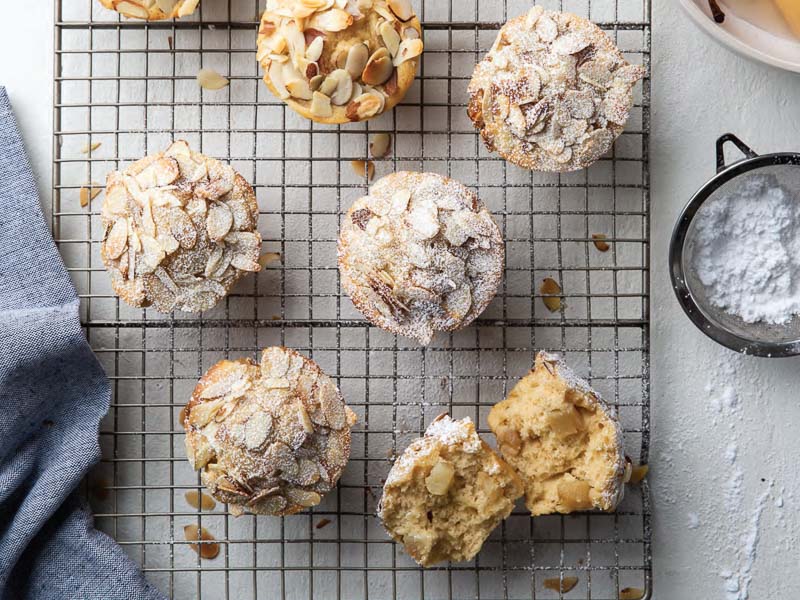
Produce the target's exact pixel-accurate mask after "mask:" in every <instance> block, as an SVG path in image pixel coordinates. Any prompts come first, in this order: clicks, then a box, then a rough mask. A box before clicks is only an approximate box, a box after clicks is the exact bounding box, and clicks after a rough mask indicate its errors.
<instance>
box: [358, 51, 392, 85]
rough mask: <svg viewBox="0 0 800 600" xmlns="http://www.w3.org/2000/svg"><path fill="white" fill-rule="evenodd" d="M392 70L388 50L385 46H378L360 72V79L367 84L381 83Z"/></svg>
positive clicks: (389, 75)
mask: <svg viewBox="0 0 800 600" xmlns="http://www.w3.org/2000/svg"><path fill="white" fill-rule="evenodd" d="M393 70H394V66H393V65H392V58H391V56H390V54H389V51H388V50H387V49H386V48H378V49H377V50H376V51H375V52H374V53H373V54H372V56H370V57H369V60H368V61H367V64H366V66H365V67H364V70H363V71H362V72H361V80H362V81H363V82H364V83H366V84H367V85H381V84H382V83H383V82H385V81H386V80H387V79H389V77H391V75H392V71H393Z"/></svg>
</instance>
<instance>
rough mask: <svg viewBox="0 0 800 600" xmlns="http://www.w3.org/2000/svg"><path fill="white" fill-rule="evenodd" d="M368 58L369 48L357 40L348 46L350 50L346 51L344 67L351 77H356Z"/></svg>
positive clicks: (359, 74)
mask: <svg viewBox="0 0 800 600" xmlns="http://www.w3.org/2000/svg"><path fill="white" fill-rule="evenodd" d="M368 60H369V48H368V46H367V45H366V44H364V43H362V42H359V43H357V44H353V45H352V46H350V50H348V51H347V60H346V61H345V64H344V68H345V70H346V71H347V72H348V73H349V74H350V77H351V78H352V79H358V78H359V77H360V76H361V72H362V71H363V70H364V67H366V66H367V61H368Z"/></svg>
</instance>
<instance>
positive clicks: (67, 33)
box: [52, 0, 652, 600]
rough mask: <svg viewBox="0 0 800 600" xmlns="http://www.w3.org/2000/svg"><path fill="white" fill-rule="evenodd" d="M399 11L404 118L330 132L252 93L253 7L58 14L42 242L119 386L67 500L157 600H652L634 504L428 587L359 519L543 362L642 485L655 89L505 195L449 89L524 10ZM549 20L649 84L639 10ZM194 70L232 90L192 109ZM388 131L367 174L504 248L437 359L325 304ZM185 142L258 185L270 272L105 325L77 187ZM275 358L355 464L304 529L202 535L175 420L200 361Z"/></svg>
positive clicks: (296, 523) (587, 11) (304, 520)
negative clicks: (572, 390)
mask: <svg viewBox="0 0 800 600" xmlns="http://www.w3.org/2000/svg"><path fill="white" fill-rule="evenodd" d="M415 4H416V5H417V9H418V14H419V15H420V17H421V19H422V21H423V23H424V27H425V42H426V44H425V54H424V57H423V61H422V65H421V68H420V73H419V76H418V78H417V82H416V83H415V85H414V87H413V88H412V90H411V91H410V92H409V94H408V96H407V97H406V99H405V100H404V102H403V103H402V104H401V105H400V106H398V107H397V108H396V109H395V110H394V111H393V112H390V113H389V114H387V115H383V116H381V117H380V118H378V119H376V120H373V121H370V122H369V123H366V124H349V125H346V126H341V127H330V126H321V125H316V124H313V123H310V122H308V121H306V120H304V119H301V118H299V117H297V116H296V115H294V113H292V111H291V110H289V109H287V108H286V107H285V106H284V105H283V103H281V102H279V101H277V100H276V99H275V98H273V97H272V96H271V95H270V94H269V92H268V90H266V88H265V87H264V86H263V84H261V83H260V77H261V74H260V72H259V67H258V65H257V64H256V61H255V58H254V57H255V52H254V48H255V37H256V28H257V15H258V9H259V2H258V0H217V1H216V2H214V1H212V0H205V1H204V2H203V5H202V8H201V10H200V11H199V12H198V14H197V15H195V16H193V17H191V18H188V19H183V20H181V21H177V22H172V21H169V22H161V23H140V22H129V21H120V20H119V19H118V18H117V17H116V16H115V15H114V13H110V12H109V11H105V10H104V9H102V7H100V5H99V3H96V2H94V1H93V0H83V1H81V2H73V1H70V2H67V1H62V0H56V1H55V23H56V24H55V81H54V129H55V132H54V148H53V155H54V164H53V204H52V215H53V221H52V225H53V232H54V236H55V238H56V241H57V243H58V245H59V248H60V250H61V252H62V255H63V257H64V259H65V262H66V264H67V266H68V268H69V270H70V273H71V275H72V277H73V280H74V282H75V285H76V287H77V289H78V291H79V294H80V296H81V299H82V319H83V323H84V326H85V330H86V334H87V337H88V338H89V341H90V343H91V344H92V347H93V348H94V349H95V352H96V353H97V355H98V357H99V359H100V361H101V362H102V364H103V365H104V367H105V369H106V371H107V373H108V376H109V378H110V380H111V382H112V384H113V388H114V399H113V402H112V406H111V410H110V412H109V414H108V416H107V418H106V419H105V420H104V422H103V423H102V427H101V446H102V449H103V460H102V463H101V464H100V465H99V466H98V468H97V469H96V470H95V471H94V472H93V473H92V474H91V475H90V476H89V477H88V478H87V480H86V483H85V486H84V491H85V492H86V494H87V495H88V497H89V499H90V501H91V502H92V504H93V506H94V509H95V511H96V523H97V525H98V527H100V528H101V529H102V530H104V531H106V532H108V533H109V534H110V535H112V536H113V537H114V538H115V539H116V540H117V541H119V543H120V544H122V545H123V547H124V548H125V549H126V551H127V552H128V553H129V554H130V555H131V556H132V557H133V558H134V559H135V560H136V561H137V562H139V564H141V565H142V568H143V569H144V571H145V574H146V576H147V578H148V579H150V580H151V581H152V582H153V583H155V584H156V585H157V586H158V587H159V588H161V589H162V590H163V591H164V592H165V593H166V594H168V595H169V596H171V597H173V598H214V599H217V598H243V599H246V598H257V597H262V598H263V597H269V598H274V597H279V598H308V599H312V598H346V599H348V600H349V599H360V598H374V599H377V598H380V599H383V598H404V599H406V598H561V597H564V598H609V599H611V598H618V597H619V592H620V589H622V588H625V587H638V588H644V589H647V596H648V597H649V594H650V592H651V582H652V575H651V573H652V560H651V551H650V550H651V534H650V503H649V500H648V493H647V484H646V482H645V483H644V484H643V485H642V486H641V487H633V488H630V489H629V490H628V494H627V496H626V499H625V500H624V502H623V504H622V505H621V506H620V509H619V510H618V511H617V512H616V513H613V514H580V515H572V516H566V517H564V516H548V517H540V518H536V519H531V518H530V517H529V516H527V515H526V514H525V512H524V510H522V509H521V508H518V509H517V510H516V511H515V513H514V514H512V516H511V517H510V518H509V519H508V520H507V521H506V522H505V523H504V524H503V525H502V526H501V527H500V528H498V529H497V530H496V531H495V532H494V534H492V536H491V537H490V538H489V540H487V542H486V543H485V544H484V548H483V550H482V551H481V553H480V554H479V555H478V556H477V557H476V558H475V559H474V560H473V561H471V562H469V563H459V564H448V565H446V566H441V567H438V568H432V569H426V570H424V571H423V570H421V569H419V568H418V567H417V566H416V565H415V564H414V563H413V562H412V561H411V560H410V559H409V558H408V557H407V556H406V555H405V554H404V553H403V552H402V549H400V548H399V547H398V546H397V545H395V544H394V543H392V542H391V541H390V540H389V538H388V537H387V536H386V534H385V532H384V531H383V529H382V527H381V525H380V523H379V522H378V521H377V519H376V517H375V514H374V512H375V508H376V503H377V499H378V498H379V496H380V493H381V485H382V483H383V479H384V478H385V476H386V473H387V472H388V470H389V468H390V466H391V459H392V457H394V456H396V455H397V454H399V453H400V452H402V450H403V449H404V448H405V447H406V446H407V445H408V443H409V442H410V441H411V440H413V439H414V438H416V437H418V436H419V435H420V433H421V432H422V431H424V428H425V426H426V425H427V423H428V422H429V421H430V420H431V419H432V418H434V417H435V416H436V415H437V414H439V413H440V412H442V411H444V410H447V411H449V412H451V413H452V414H453V415H454V416H456V417H461V416H466V415H469V416H471V417H472V418H473V420H474V421H476V422H477V423H479V424H480V427H481V432H483V433H486V434H489V432H488V431H487V430H486V429H485V423H486V420H485V418H486V414H487V412H488V410H489V408H490V407H491V406H492V404H494V403H495V402H496V401H498V400H499V399H501V398H502V397H503V396H504V394H505V393H506V392H507V390H508V389H509V385H513V383H514V382H515V381H516V379H517V378H518V377H519V376H521V375H522V374H524V373H525V372H526V371H527V369H529V368H530V365H531V363H532V360H533V355H534V352H535V351H536V350H539V349H549V350H555V351H561V352H564V353H566V355H567V359H568V361H569V362H570V363H571V364H572V365H574V366H575V367H576V369H577V370H578V371H579V372H580V374H582V375H584V376H585V377H587V378H589V379H590V381H591V382H592V383H593V384H594V385H595V387H596V388H598V389H599V390H600V391H601V393H603V394H604V395H605V397H606V398H607V399H608V400H609V401H610V402H611V403H613V404H614V405H616V406H617V407H618V409H619V413H620V416H621V419H622V422H623V426H624V429H625V438H626V450H627V453H628V454H629V455H630V456H631V458H632V459H633V461H634V462H639V461H642V462H646V461H647V456H648V449H649V430H650V426H649V415H650V403H649V402H650V401H649V384H650V377H649V362H648V359H649V318H650V313H649V271H648V264H649V183H650V182H649V168H648V139H649V125H650V118H649V117H650V113H649V111H650V82H649V78H646V79H645V81H644V83H643V86H642V91H641V94H640V97H639V98H638V99H637V102H636V106H635V108H634V110H633V114H632V118H631V121H630V123H629V125H628V128H627V130H626V132H625V133H624V134H623V135H622V136H621V137H620V139H619V140H618V141H617V143H616V145H615V149H614V151H613V153H612V154H611V155H610V156H608V157H606V158H604V159H603V160H601V161H599V162H598V163H597V164H596V165H594V166H593V167H591V168H590V169H588V170H587V171H582V172H578V173H575V174H567V175H561V176H557V175H543V174H537V173H531V172H528V171H522V170H520V169H517V168H515V167H513V166H511V165H508V164H507V163H505V162H503V161H502V160H499V159H498V158H497V157H495V156H493V155H490V154H488V153H487V152H486V151H485V149H484V148H483V147H482V145H481V144H480V142H479V140H478V138H477V135H476V134H475V132H474V130H473V129H472V127H471V126H470V123H469V121H468V119H467V118H466V115H465V108H466V106H465V102H466V94H465V90H466V85H467V82H468V81H469V77H470V75H471V72H472V68H473V66H474V64H475V62H476V61H477V60H479V58H480V57H481V56H482V54H483V53H484V52H485V51H486V50H487V49H488V47H489V46H490V45H491V42H492V41H493V38H494V36H495V35H496V29H498V28H499V26H500V25H501V24H502V23H503V22H504V21H505V20H506V19H507V18H508V17H510V16H514V15H516V14H520V13H522V12H523V11H524V10H526V9H527V8H528V6H529V3H528V2H523V1H522V0H519V1H515V0H503V1H502V2H498V1H492V2H489V1H488V0H485V1H480V2H479V0H449V1H446V0H425V1H424V2H422V1H421V0H418V1H417V2H415ZM542 4H544V5H545V6H546V7H548V8H556V9H563V10H570V11H572V12H575V13H578V14H582V15H583V16H587V17H589V18H591V19H592V20H594V21H595V22H597V23H598V24H600V26H601V27H603V29H605V30H606V31H607V32H608V33H609V35H611V36H612V37H613V38H614V39H615V41H616V42H617V43H618V45H619V46H620V47H621V49H622V50H623V51H624V52H625V53H626V55H627V56H628V57H629V58H630V59H631V60H632V61H634V62H641V63H643V64H644V65H645V66H647V67H649V63H650V5H649V0H552V1H550V2H542ZM201 66H203V67H211V68H214V69H216V70H217V71H219V72H220V73H223V74H225V75H226V76H228V77H229V79H230V81H231V85H230V86H229V87H228V88H226V89H224V90H222V91H217V92H208V91H202V90H200V88H199V87H198V86H197V84H196V82H195V81H194V78H195V75H196V73H197V71H198V70H199V68H200V67H201ZM379 131H384V132H388V133H391V134H392V140H393V151H392V154H391V155H390V157H389V158H387V159H385V160H380V161H376V171H377V175H378V176H379V175H383V174H385V173H388V172H391V171H394V170H397V169H403V168H408V169H414V170H421V169H424V170H430V171H437V172H440V173H443V174H446V175H450V176H453V177H455V178H457V179H459V180H461V181H462V182H464V183H465V184H467V185H470V186H473V187H474V188H475V189H476V190H477V191H478V193H479V195H480V196H481V198H482V199H483V200H484V202H486V203H487V205H488V206H489V207H490V209H491V210H492V211H493V212H494V214H495V216H496V217H497V219H498V221H499V223H500V225H501V227H502V228H503V231H504V234H505V236H506V240H507V263H508V264H507V269H506V277H505V282H504V284H503V288H502V289H501V290H500V293H499V294H498V296H497V299H496V300H495V302H494V303H493V304H492V305H491V306H490V307H489V309H488V310H487V311H486V312H485V313H484V315H483V316H482V318H481V319H479V320H478V321H477V323H475V324H474V325H473V326H471V327H469V328H467V329H466V330H464V331H460V332H457V333H453V334H451V335H447V336H442V337H441V338H440V339H438V340H436V341H435V342H434V343H433V344H432V345H431V347H429V348H419V347H418V346H416V345H415V344H413V343H411V342H409V341H408V340H406V339H403V338H397V337H396V336H392V335H389V334H386V333H384V332H382V331H380V330H378V329H376V328H373V327H371V326H369V324H368V323H366V322H365V321H364V320H363V319H362V318H361V317H360V315H359V314H358V313H357V312H356V311H355V310H354V309H353V307H352V305H351V304H350V301H349V300H348V299H347V298H346V297H343V296H342V295H341V292H340V288H339V280H338V272H337V270H336V260H335V240H336V235H337V230H338V223H339V215H341V214H342V211H343V210H344V209H346V208H347V206H349V204H350V203H351V202H352V201H353V200H354V199H355V198H356V197H357V196H358V195H359V194H360V193H361V192H362V191H363V190H364V189H365V188H366V181H363V180H361V179H359V178H358V177H357V176H356V175H355V174H354V173H353V172H352V169H351V167H350V164H349V161H351V160H356V159H364V158H365V157H366V156H367V147H368V141H369V139H370V136H371V135H372V134H373V133H375V132H379ZM179 138H184V139H187V140H188V141H189V142H190V143H191V144H192V145H193V146H194V147H195V148H198V149H200V150H201V151H202V152H204V153H206V154H209V155H212V156H216V157H219V158H222V159H226V160H230V161H231V163H232V164H233V165H234V167H235V168H237V169H238V170H239V171H240V172H242V174H243V175H244V176H245V177H246V178H247V179H248V180H250V181H251V182H253V184H254V187H255V189H256V192H257V196H258V201H259V206H260V212H261V219H260V230H261V233H262V235H263V237H264V240H265V243H264V249H265V251H275V252H279V253H280V254H281V257H282V260H281V262H280V264H275V265H271V266H270V267H269V268H267V269H266V270H265V271H263V272H262V273H260V274H258V275H257V276H253V277H250V278H248V279H246V280H245V281H243V282H242V283H241V284H240V285H239V286H238V287H237V288H235V290H234V293H232V294H231V295H230V296H229V297H228V298H227V299H226V300H225V301H224V302H223V303H222V304H221V305H220V306H219V307H217V308H215V309H214V310H211V311H208V313H204V314H202V315H182V314H174V315H169V316H166V315H162V314H159V313H157V312H155V311H153V310H136V309H131V308H130V307H127V306H126V305H125V304H124V303H121V302H119V300H118V299H117V298H116V297H115V296H114V295H113V293H112V292H111V289H110V286H109V282H108V278H107V276H106V274H105V272H104V270H103V266H102V262H101V260H100V258H99V238H100V233H101V228H100V221H99V208H100V207H99V204H100V202H101V200H102V196H100V197H98V198H97V200H95V201H94V203H93V204H90V205H89V206H88V207H81V206H80V205H79V191H80V189H81V188H82V187H90V186H91V185H92V183H93V182H102V181H104V178H105V174H106V173H107V172H108V171H109V170H111V169H115V168H118V167H119V166H120V165H122V164H124V163H126V162H128V161H131V160H135V159H138V158H140V157H141V156H144V155H145V154H147V153H151V152H156V151H159V150H161V149H163V148H164V147H166V145H167V144H168V143H169V142H170V141H171V140H172V139H179ZM98 142H99V143H100V144H101V145H100V146H98V147H96V148H95V149H93V150H92V149H91V148H92V146H91V145H92V144H96V143H98ZM86 150H89V152H86ZM312 159H313V160H312ZM96 185H97V184H96ZM98 187H99V186H98ZM595 233H602V234H605V235H606V236H607V241H608V242H609V244H610V246H611V247H610V250H609V251H607V252H600V251H599V250H598V249H597V248H596V247H595V246H594V244H593V243H592V242H593V239H592V234H595ZM543 277H553V278H555V279H556V280H557V281H558V282H559V284H560V285H561V287H562V289H563V294H564V299H563V303H562V306H561V308H560V309H559V311H558V312H556V313H550V312H549V311H548V310H547V309H546V307H545V306H544V304H543V302H542V300H541V296H540V294H539V292H538V290H539V284H540V283H541V280H542V278H543ZM276 343H279V344H285V345H287V346H291V347H294V348H297V349H298V350H300V351H301V352H304V353H307V354H309V355H310V356H312V357H313V358H314V359H315V360H316V361H317V362H319V363H320V364H321V366H322V367H323V368H324V369H325V370H326V371H327V372H328V373H330V374H331V375H334V376H336V377H337V380H338V382H339V385H340V387H341V388H342V391H343V393H344V395H345V397H346V399H347V402H348V403H349V404H350V406H352V407H353V408H354V410H356V412H357V413H358V414H359V418H360V421H359V424H358V425H357V426H356V429H355V432H354V435H353V450H352V459H351V462H350V464H349V466H348V468H347V470H346V472H345V474H344V476H343V477H342V480H341V483H340V485H339V487H338V489H337V490H335V491H334V492H331V493H330V494H329V495H328V496H327V497H326V498H325V499H324V501H323V503H322V504H320V505H319V506H317V507H315V508H314V509H313V510H311V511H309V512H307V513H303V514H300V515H295V516H291V517H285V518H269V517H253V516H243V517H239V518H233V517H231V516H230V515H228V513H227V511H226V510H225V507H223V506H217V508H216V509H215V510H213V511H210V512H209V511H205V512H202V513H201V512H200V511H198V510H195V509H193V508H192V507H191V506H190V505H189V504H188V503H187V502H186V500H185V498H184V494H185V492H187V491H189V490H197V489H201V486H200V483H199V479H198V476H197V474H196V473H194V472H193V471H191V469H190V468H189V465H188V463H187V461H186V459H185V456H184V451H183V430H182V428H181V426H180V425H179V424H178V422H177V421H178V413H179V411H180V409H181V408H182V407H183V405H184V403H185V401H186V399H187V398H188V396H189V394H190V393H191V389H192V388H193V386H194V383H195V381H196V380H197V378H198V377H199V376H200V375H201V374H202V373H203V372H204V370H205V369H207V368H208V367H210V366H211V365H212V364H213V363H214V362H216V361H217V360H219V359H221V358H224V357H238V356H252V357H255V356H256V354H257V352H258V350H259V349H260V348H262V347H265V346H268V345H271V344H276ZM489 435H490V434H489ZM190 523H196V524H199V525H201V526H203V527H205V528H207V529H208V530H209V531H210V532H211V533H212V534H213V535H214V536H215V537H216V538H217V540H218V541H219V543H220V547H221V551H220V554H219V556H218V557H217V558H214V559H201V558H200V557H199V556H198V555H197V554H196V553H195V552H193V551H192V550H191V548H190V547H189V545H188V543H187V542H186V541H185V538H184V534H183V527H184V526H185V525H188V524H190ZM570 575H574V576H577V577H578V584H577V585H576V587H575V588H574V589H573V590H572V591H570V592H569V593H561V592H559V591H553V590H551V589H548V588H545V587H544V581H545V579H547V578H556V579H557V578H559V577H564V576H570Z"/></svg>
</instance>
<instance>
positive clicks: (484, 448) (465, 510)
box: [378, 415, 522, 567]
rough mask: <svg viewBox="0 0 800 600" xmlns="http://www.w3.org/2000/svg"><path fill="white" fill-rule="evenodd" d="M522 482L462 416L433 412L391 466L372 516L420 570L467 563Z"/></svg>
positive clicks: (506, 512) (511, 503) (517, 494)
mask: <svg viewBox="0 0 800 600" xmlns="http://www.w3.org/2000/svg"><path fill="white" fill-rule="evenodd" d="M521 495H522V482H521V481H520V480H519V477H517V475H516V474H515V473H514V470H513V469H512V468H511V467H509V466H508V464H506V462H505V461H503V460H502V459H501V458H500V457H499V456H497V454H496V453H495V452H494V450H492V449H491V448H490V447H489V446H488V445H487V444H486V443H485V442H483V441H482V440H481V439H480V438H479V437H478V434H477V433H476V432H475V426H474V425H473V424H472V421H471V420H470V419H469V417H467V418H464V419H461V420H460V421H454V420H453V419H451V418H450V417H449V416H448V415H440V416H439V417H438V418H437V419H436V420H435V421H433V423H431V424H430V426H429V427H428V429H427V431H426V432H425V436H424V437H422V438H420V439H418V440H416V441H415V442H413V443H412V444H411V445H410V446H409V447H408V448H406V451H405V452H403V455H402V456H401V457H400V458H399V459H398V460H397V462H395V464H394V466H392V470H391V471H390V472H389V476H388V477H387V478H386V484H385V485H384V487H383V497H382V498H381V501H380V505H379V508H378V516H380V518H381V519H382V520H383V524H384V526H385V527H386V530H387V531H388V532H389V535H391V536H392V538H394V539H395V540H396V541H397V542H399V543H401V544H403V546H404V547H405V549H406V552H408V553H409V555H411V557H412V558H413V559H414V560H415V561H417V562H418V563H419V564H420V565H422V566H423V567H428V566H430V565H433V564H436V563H439V562H443V561H448V560H449V561H462V560H471V559H472V558H473V557H474V556H475V555H476V554H477V553H478V551H480V549H481V546H482V545H483V542H484V540H486V538H487V537H488V536H489V534H490V533H491V532H492V531H493V530H494V528H495V527H497V525H498V524H499V523H500V522H501V521H502V520H503V519H505V518H506V517H507V516H508V515H509V514H511V511H512V510H513V508H514V501H515V500H516V499H517V498H519V497H520V496H521Z"/></svg>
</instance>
